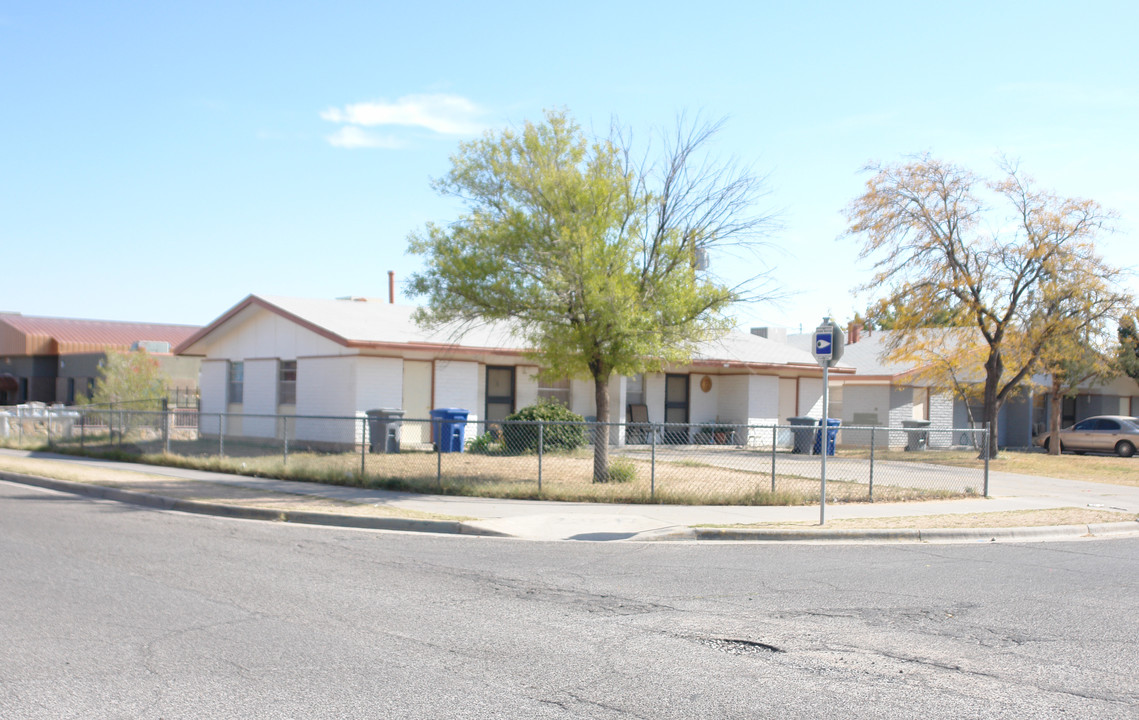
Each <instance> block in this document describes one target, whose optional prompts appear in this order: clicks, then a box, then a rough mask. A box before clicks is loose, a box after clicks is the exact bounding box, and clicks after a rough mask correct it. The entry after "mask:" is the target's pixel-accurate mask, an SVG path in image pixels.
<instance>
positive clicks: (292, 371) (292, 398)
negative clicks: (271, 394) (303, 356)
mask: <svg viewBox="0 0 1139 720" xmlns="http://www.w3.org/2000/svg"><path fill="white" fill-rule="evenodd" d="M277 404H279V405H296V404H297V361H296V360H282V361H281V365H280V370H279V371H278V373H277Z"/></svg>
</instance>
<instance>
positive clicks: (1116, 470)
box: [839, 450, 1139, 487]
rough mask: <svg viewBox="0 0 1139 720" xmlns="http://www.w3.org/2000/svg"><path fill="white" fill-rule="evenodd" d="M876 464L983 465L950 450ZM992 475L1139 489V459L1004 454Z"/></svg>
mask: <svg viewBox="0 0 1139 720" xmlns="http://www.w3.org/2000/svg"><path fill="white" fill-rule="evenodd" d="M839 452H840V455H842V456H844V457H852V458H862V457H869V456H870V452H869V450H840V451H839ZM874 458H875V459H876V460H897V461H909V462H923V463H933V464H936V465H950V466H953V467H968V468H976V467H977V465H978V463H979V462H981V461H979V460H978V459H977V457H976V455H973V454H971V453H962V452H960V451H948V450H926V451H923V452H919V453H912V452H909V453H908V452H900V451H896V450H895V451H889V452H883V451H880V450H878V451H875V453H874ZM989 469H990V470H991V471H992V472H1008V473H1017V474H1020V475H1039V476H1042V477H1053V478H1061V479H1064V480H1084V481H1088V482H1102V483H1111V484H1113V485H1130V486H1132V487H1139V456H1137V457H1131V458H1121V457H1115V456H1113V455H1071V454H1064V455H1049V454H1047V453H1046V452H1044V451H1043V450H1002V451H1001V453H1000V454H999V455H998V456H997V457H996V458H995V459H993V460H990V461H989Z"/></svg>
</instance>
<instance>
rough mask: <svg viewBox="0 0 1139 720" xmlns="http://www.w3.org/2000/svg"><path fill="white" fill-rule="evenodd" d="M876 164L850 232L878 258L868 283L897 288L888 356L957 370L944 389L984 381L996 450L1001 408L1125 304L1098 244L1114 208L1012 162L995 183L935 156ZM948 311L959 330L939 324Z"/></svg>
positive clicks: (853, 210) (851, 213)
mask: <svg viewBox="0 0 1139 720" xmlns="http://www.w3.org/2000/svg"><path fill="white" fill-rule="evenodd" d="M868 169H869V170H870V171H872V172H873V173H874V176H873V177H872V178H871V179H870V180H869V181H868V183H867V189H866V192H865V193H864V194H863V195H862V196H860V197H859V198H857V199H856V200H855V201H854V202H853V203H852V204H851V205H850V206H849V207H848V217H849V219H850V227H849V229H848V230H847V233H846V234H847V236H849V237H858V238H860V239H862V240H863V241H864V244H863V248H862V257H863V258H868V257H873V258H874V260H875V263H874V267H875V274H874V276H873V278H872V280H871V281H870V282H869V283H868V284H867V285H866V286H865V288H864V289H874V288H883V287H885V288H890V289H891V290H890V291H889V292H888V297H889V298H890V299H891V301H892V302H893V303H894V304H895V308H896V315H895V317H894V318H893V328H894V330H895V331H896V333H895V336H894V338H893V340H894V344H893V348H892V350H891V352H890V354H891V356H892V358H893V359H894V360H896V361H903V362H909V363H911V364H913V365H915V366H916V367H919V368H928V369H931V370H933V371H936V370H937V369H938V368H940V369H941V370H943V371H951V372H952V374H953V377H954V380H951V381H948V382H946V383H944V385H946V386H953V385H954V383H956V384H957V386H958V387H962V386H963V385H964V383H965V382H973V383H976V382H980V383H982V388H981V400H982V407H983V416H982V420H983V421H984V422H987V423H988V424H989V432H990V435H989V443H988V446H989V452H990V454H991V455H995V454H996V451H997V445H996V439H997V423H996V420H997V413H998V412H999V411H1000V408H1001V406H1002V405H1003V403H1004V402H1005V401H1006V400H1007V399H1008V398H1009V397H1011V396H1012V394H1013V393H1014V392H1016V391H1017V390H1018V388H1019V387H1020V384H1021V383H1022V382H1023V381H1024V380H1025V379H1026V378H1028V377H1029V376H1030V374H1031V372H1032V371H1033V368H1034V367H1036V366H1037V364H1038V362H1039V360H1040V358H1041V356H1042V354H1043V353H1044V352H1045V350H1046V348H1048V347H1049V345H1050V344H1052V343H1054V342H1055V341H1056V339H1057V338H1058V337H1060V336H1062V335H1063V334H1064V333H1072V332H1077V331H1079V330H1081V329H1085V330H1087V329H1089V328H1090V327H1091V325H1092V324H1095V323H1102V322H1104V320H1105V318H1106V317H1109V316H1110V313H1107V312H1103V305H1102V303H1104V302H1107V303H1108V304H1109V305H1112V306H1115V307H1118V306H1119V304H1120V303H1122V302H1124V301H1125V297H1124V296H1123V295H1122V294H1121V293H1120V292H1118V291H1117V290H1116V288H1117V286H1118V280H1119V277H1120V275H1121V272H1120V271H1119V270H1118V269H1117V268H1114V267H1112V266H1110V265H1108V264H1107V263H1106V262H1105V261H1104V260H1103V259H1102V258H1101V257H1100V256H1099V255H1098V254H1097V253H1096V250H1095V245H1094V240H1095V237H1096V236H1097V234H1098V233H1099V232H1101V231H1103V230H1104V229H1105V228H1106V225H1107V223H1108V221H1109V220H1110V219H1111V217H1112V215H1111V214H1110V213H1108V212H1106V211H1104V210H1103V209H1102V208H1101V207H1100V206H1099V205H1098V204H1097V203H1095V202H1093V201H1091V200H1082V199H1075V198H1061V197H1057V196H1056V195H1054V194H1051V193H1048V192H1042V191H1038V190H1036V189H1035V188H1034V187H1033V186H1032V185H1031V183H1030V182H1029V181H1028V180H1027V179H1025V178H1023V177H1022V176H1021V175H1020V173H1019V172H1018V170H1017V168H1016V167H1015V166H1014V165H1011V164H1009V163H1007V162H1006V163H1003V164H1002V171H1003V177H1001V178H1000V179H998V180H995V181H990V182H986V181H985V180H983V179H981V178H978V177H977V176H975V175H974V174H973V173H971V172H969V171H968V170H966V169H964V168H961V167H958V166H955V165H951V164H947V163H942V162H939V161H937V160H934V159H931V158H930V157H928V156H922V157H919V158H916V159H914V160H912V161H911V162H908V163H902V164H893V165H875V166H871V167H870V168H868ZM985 189H988V190H989V191H990V192H991V193H992V194H993V195H995V196H996V198H997V199H998V200H1000V201H1003V202H1004V203H1006V204H1007V207H1008V208H1009V210H1010V213H1009V215H1008V216H1007V217H1001V216H996V217H993V216H991V215H990V214H989V212H990V211H989V209H988V207H989V205H988V203H987V202H986V201H987V200H988V199H989V198H984V197H982V192H983V191H984V190H985ZM990 228H997V229H996V230H990ZM1093 305H1094V306H1095V307H1093ZM947 308H952V310H953V312H952V316H953V318H954V319H955V321H956V324H957V325H958V328H957V329H951V330H950V331H949V332H941V333H935V332H930V331H929V330H928V328H929V326H930V325H931V324H932V323H935V322H937V320H938V319H939V318H941V317H942V316H943V314H944V312H945V310H946V309H947ZM1097 332H1098V330H1097ZM935 337H937V338H940V339H938V340H936V341H933V342H932V343H931V338H935ZM946 338H949V339H950V342H948V343H947V342H945V339H946ZM930 345H934V346H935V347H934V348H933V351H932V352H930V347H929V346H930ZM942 374H945V373H944V372H943V373H942Z"/></svg>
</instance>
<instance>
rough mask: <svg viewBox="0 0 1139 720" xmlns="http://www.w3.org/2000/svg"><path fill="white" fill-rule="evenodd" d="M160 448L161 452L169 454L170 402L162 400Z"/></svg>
mask: <svg viewBox="0 0 1139 720" xmlns="http://www.w3.org/2000/svg"><path fill="white" fill-rule="evenodd" d="M162 447H163V452H165V453H166V454H167V455H169V454H170V401H169V400H167V399H166V398H162Z"/></svg>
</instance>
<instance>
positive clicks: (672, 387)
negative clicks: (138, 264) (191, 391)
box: [175, 295, 852, 445]
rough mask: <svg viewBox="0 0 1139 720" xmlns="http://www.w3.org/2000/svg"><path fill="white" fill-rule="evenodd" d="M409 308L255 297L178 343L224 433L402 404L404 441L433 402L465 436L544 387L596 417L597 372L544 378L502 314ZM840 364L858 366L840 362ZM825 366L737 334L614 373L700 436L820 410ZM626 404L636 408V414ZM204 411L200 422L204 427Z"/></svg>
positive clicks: (303, 434) (622, 385)
mask: <svg viewBox="0 0 1139 720" xmlns="http://www.w3.org/2000/svg"><path fill="white" fill-rule="evenodd" d="M414 311H415V308H414V307H410V306H406V305H396V304H393V303H390V302H384V301H380V300H374V299H366V298H355V297H350V298H340V299H306V298H291V297H270V296H259V295H250V296H249V297H246V298H245V299H244V300H242V301H241V302H239V303H237V304H236V305H234V306H233V307H232V308H230V309H229V310H227V311H226V312H224V313H223V314H222V315H221V316H220V317H218V318H217V319H216V320H214V321H213V322H211V323H209V324H208V325H207V326H205V327H204V328H202V329H201V330H199V331H198V332H196V333H194V334H193V335H192V336H191V337H189V338H187V339H186V340H185V341H184V342H182V343H181V344H179V345H178V346H177V347H176V348H175V352H176V353H178V354H179V355H186V356H195V357H200V358H201V378H200V392H201V410H202V412H203V413H204V414H215V413H216V414H219V415H220V414H226V415H228V416H229V417H228V419H227V421H226V422H227V425H226V428H225V432H226V434H227V435H229V434H233V435H239V436H245V437H251V438H256V437H274V436H276V435H277V434H278V433H281V432H282V430H281V423H280V422H278V417H277V416H286V417H287V416H295V417H297V418H298V420H297V421H296V422H294V423H292V424H291V425H289V427H290V430H289V431H288V432H289V435H290V436H292V435H293V433H294V432H295V433H296V435H295V437H297V438H298V439H303V440H309V441H314V442H333V443H349V442H360V441H361V437H360V433H361V432H363V430H361V429H359V428H360V427H361V426H362V425H363V423H356V426H357V430H355V431H350V430H348V429H347V426H345V425H344V424H343V423H341V424H340V425H337V424H335V423H332V422H324V423H321V422H319V421H316V420H307V419H306V420H302V419H301V418H313V417H314V416H326V417H341V418H343V417H350V418H359V417H363V416H364V415H365V414H366V412H367V411H368V410H371V409H380V408H398V409H402V410H403V411H404V418H405V419H406V420H405V423H404V427H403V442H404V443H405V444H408V443H410V444H413V445H414V444H415V443H429V442H431V440H432V439H431V438H430V427H429V425H427V424H425V423H423V424H420V423H410V422H407V421H408V420H419V419H426V418H428V417H429V414H430V411H431V410H432V409H433V408H447V407H455V408H463V409H465V410H467V411H468V413H469V416H468V419H469V421H470V422H471V423H473V425H471V426H468V428H467V436H468V437H470V436H471V433H474V432H481V431H482V429H483V428H485V427H486V426H487V424H490V423H496V422H500V421H501V420H503V419H504V418H505V417H506V416H507V415H509V414H511V413H512V412H514V411H516V410H518V409H520V408H522V407H524V406H527V405H530V404H532V403H534V402H536V401H537V400H538V399H539V398H554V399H557V400H560V401H561V402H563V403H565V404H566V405H568V406H569V408H570V409H571V410H573V411H574V412H577V413H578V414H580V415H583V416H586V417H591V416H595V414H596V412H595V409H594V408H595V406H594V393H593V383H592V381H591V380H589V379H581V378H561V379H558V378H548V377H544V376H543V375H542V374H541V373H540V368H539V366H538V365H537V364H536V363H535V361H534V360H533V359H531V358H530V357H528V356H527V353H526V349H525V347H523V343H521V342H520V341H519V340H518V339H517V338H516V337H515V336H514V335H513V334H512V333H511V332H510V331H509V328H507V327H506V326H505V325H502V324H499V325H484V326H480V327H475V328H471V329H469V331H468V332H466V333H464V334H461V335H459V334H456V333H455V332H454V331H453V328H449V329H443V330H434V331H431V330H425V329H423V328H421V327H419V326H417V325H416V323H415V322H414V321H413V320H412V314H413V312H414ZM832 372H834V373H837V374H841V373H849V372H852V370H851V368H849V367H846V366H842V367H839V368H836V369H834V370H832ZM821 377H822V370H821V368H820V367H819V366H818V364H817V363H816V362H815V360H814V358H813V356H812V355H811V354H809V353H807V352H805V351H802V350H798V349H795V348H793V347H790V346H788V345H787V344H786V343H782V342H778V341H773V340H769V339H767V338H763V337H759V336H757V335H754V334H749V333H733V334H730V335H729V336H727V337H725V338H723V339H721V340H719V341H716V342H709V343H704V344H703V345H701V346H700V348H699V352H698V353H697V355H696V357H695V358H693V360H692V361H691V362H690V363H689V364H687V365H684V366H681V367H675V368H669V369H668V370H667V371H666V372H662V373H648V374H645V375H638V376H636V377H614V378H613V380H612V382H611V385H610V397H611V401H610V408H611V421H612V422H616V423H625V422H626V421H627V420H630V419H632V420H645V419H647V421H649V422H654V423H664V422H668V423H681V424H685V425H687V426H688V427H689V428H690V430H689V431H688V434H687V435H684V436H682V437H680V438H679V440H680V441H685V440H692V439H693V435H694V434H695V433H697V432H699V431H700V428H701V427H702V426H706V425H712V424H717V425H735V426H746V425H771V424H784V423H786V421H787V419H788V418H789V417H793V416H796V415H803V414H809V413H811V412H816V413H817V412H818V410H819V407H820V405H821V398H822V380H821ZM630 409H632V411H633V413H634V414H636V415H640V416H641V417H636V418H629V412H630ZM252 416H258V417H252ZM209 422H210V421H208V420H203V429H204V430H205V429H208V423H209ZM219 422H220V421H219ZM349 432H351V433H352V434H351V435H347V433H349ZM672 437H673V439H677V438H676V436H675V435H673V436H672ZM626 440H627V438H626V436H625V432H624V428H623V427H621V428H615V429H614V431H613V433H612V441H613V442H614V443H617V444H621V443H624V442H626ZM748 440H749V441H750V440H754V441H755V442H762V441H763V438H759V437H757V438H748ZM738 441H741V442H742V441H743V439H742V438H741V439H739V440H738ZM767 442H768V443H770V437H769V436H768V440H767Z"/></svg>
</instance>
